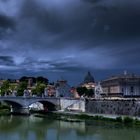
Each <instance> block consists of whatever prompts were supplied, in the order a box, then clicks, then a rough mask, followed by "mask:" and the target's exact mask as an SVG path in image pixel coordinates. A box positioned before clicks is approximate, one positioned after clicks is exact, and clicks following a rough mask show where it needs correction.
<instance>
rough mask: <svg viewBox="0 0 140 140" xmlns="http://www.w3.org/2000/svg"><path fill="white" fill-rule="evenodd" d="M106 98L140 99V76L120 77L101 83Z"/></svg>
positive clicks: (127, 75) (126, 75)
mask: <svg viewBox="0 0 140 140" xmlns="http://www.w3.org/2000/svg"><path fill="white" fill-rule="evenodd" d="M101 86H102V90H103V94H104V96H113V97H114V96H117V97H118V96H119V97H140V76H136V75H134V74H126V73H124V74H123V75H118V76H113V77H110V78H108V79H106V80H104V81H102V82H101Z"/></svg>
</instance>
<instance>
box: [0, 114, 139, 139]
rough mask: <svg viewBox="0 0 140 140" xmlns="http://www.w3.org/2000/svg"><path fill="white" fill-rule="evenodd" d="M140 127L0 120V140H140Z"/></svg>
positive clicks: (15, 118) (21, 118) (17, 118)
mask: <svg viewBox="0 0 140 140" xmlns="http://www.w3.org/2000/svg"><path fill="white" fill-rule="evenodd" d="M139 139H140V126H133V127H132V126H123V125H121V124H114V123H112V122H99V121H92V122H65V121H58V120H51V119H48V118H38V117H34V116H29V117H27V116H1V117H0V140H139Z"/></svg>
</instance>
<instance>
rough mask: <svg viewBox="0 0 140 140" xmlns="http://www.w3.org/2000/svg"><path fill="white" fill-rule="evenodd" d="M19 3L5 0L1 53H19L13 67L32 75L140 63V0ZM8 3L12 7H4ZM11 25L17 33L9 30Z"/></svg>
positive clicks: (31, 0)
mask: <svg viewBox="0 0 140 140" xmlns="http://www.w3.org/2000/svg"><path fill="white" fill-rule="evenodd" d="M13 2H14V4H12V3H13ZM4 3H5V5H4ZM17 3H19V1H18V0H13V1H12V0H11V2H10V1H7V2H4V1H3V7H2V6H1V5H0V8H1V9H3V11H2V12H1V9H0V15H1V16H0V21H2V22H0V30H1V32H3V33H4V35H3V38H2V39H1V40H0V47H1V48H0V49H1V50H0V54H1V55H2V54H3V55H6V56H11V57H12V58H13V60H14V62H13V63H15V65H16V66H13V69H16V70H20V71H21V73H22V72H24V73H26V74H27V73H31V71H32V72H33V73H37V72H42V73H45V72H46V71H59V72H64V71H65V72H70V71H71V72H73V71H82V70H85V69H116V68H118V67H122V68H123V69H124V68H130V67H134V68H140V66H139V62H138V60H139V59H140V56H139V54H138V52H139V51H140V46H139V44H140V41H139V40H140V18H139V17H140V2H139V1H138V0H134V1H130V0H123V1H122V0H59V1H57V0H22V2H20V3H19V5H20V6H18V4H17ZM0 4H2V2H1V1H0ZM15 5H16V6H15ZM4 6H5V7H4ZM7 6H8V8H9V12H8V11H6V10H4V9H6V7H7ZM17 7H19V8H17ZM11 9H12V10H11ZM13 9H16V10H14V11H13ZM10 10H11V11H13V13H12V14H10ZM5 15H6V16H5ZM11 15H12V16H11ZM13 27H14V29H15V30H13ZM9 29H10V32H12V35H11V34H10V35H11V36H9V34H7V32H9ZM11 30H12V31H11ZM0 35H1V33H0ZM7 37H8V38H7ZM67 56H68V57H67ZM8 70H9V67H8ZM43 71H44V72H43Z"/></svg>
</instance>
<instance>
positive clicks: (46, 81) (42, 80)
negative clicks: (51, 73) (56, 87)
mask: <svg viewBox="0 0 140 140" xmlns="http://www.w3.org/2000/svg"><path fill="white" fill-rule="evenodd" d="M48 82H49V81H48V79H47V78H44V77H42V76H39V77H37V78H36V83H44V84H48Z"/></svg>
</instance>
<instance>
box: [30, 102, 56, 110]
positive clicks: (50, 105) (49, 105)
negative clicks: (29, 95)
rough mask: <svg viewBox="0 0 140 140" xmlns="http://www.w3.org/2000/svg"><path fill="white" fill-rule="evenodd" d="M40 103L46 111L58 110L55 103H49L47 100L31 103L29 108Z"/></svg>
mask: <svg viewBox="0 0 140 140" xmlns="http://www.w3.org/2000/svg"><path fill="white" fill-rule="evenodd" d="M38 102H39V103H41V104H42V105H43V110H44V111H55V110H56V107H57V105H55V104H54V103H52V102H49V101H47V100H36V101H33V102H31V103H30V104H29V105H28V106H31V105H34V104H36V103H38Z"/></svg>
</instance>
